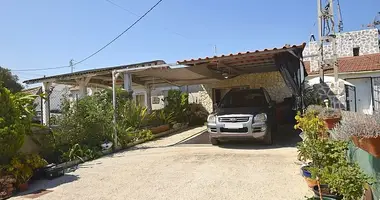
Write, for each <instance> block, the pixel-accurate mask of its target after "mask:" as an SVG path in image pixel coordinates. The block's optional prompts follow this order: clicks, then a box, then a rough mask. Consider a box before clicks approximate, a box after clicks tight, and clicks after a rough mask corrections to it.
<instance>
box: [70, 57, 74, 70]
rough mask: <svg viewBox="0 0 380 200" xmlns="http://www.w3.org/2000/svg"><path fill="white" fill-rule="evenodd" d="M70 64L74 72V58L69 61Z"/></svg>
mask: <svg viewBox="0 0 380 200" xmlns="http://www.w3.org/2000/svg"><path fill="white" fill-rule="evenodd" d="M69 66H70V68H71V73H73V72H74V59H71V60H70V61H69Z"/></svg>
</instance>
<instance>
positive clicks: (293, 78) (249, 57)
mask: <svg viewBox="0 0 380 200" xmlns="http://www.w3.org/2000/svg"><path fill="white" fill-rule="evenodd" d="M304 47H305V43H303V44H301V45H293V46H290V45H285V46H283V47H281V48H273V49H264V50H256V51H247V52H240V53H236V54H228V55H220V56H213V57H205V58H198V59H190V60H183V61H178V62H177V63H175V64H166V63H165V62H164V61H162V60H156V61H151V62H144V63H138V64H132V65H122V66H116V67H108V68H100V69H92V70H85V71H78V72H74V73H67V74H61V75H55V76H50V77H42V78H37V79H32V80H27V81H24V83H27V84H34V83H43V92H44V93H47V94H49V92H50V86H51V84H52V83H61V84H69V85H78V86H79V90H80V94H81V95H80V96H81V97H82V96H85V95H86V94H87V93H86V92H87V89H86V88H87V87H88V86H92V87H94V86H96V87H101V88H111V87H113V88H114V89H115V88H116V87H123V88H124V89H125V90H127V91H133V88H136V87H142V88H144V89H145V90H146V94H147V95H146V98H147V101H148V103H147V107H148V109H149V110H151V95H150V91H151V89H152V87H162V86H173V85H174V86H185V85H197V84H198V85H200V84H204V85H213V84H215V83H223V82H226V81H229V80H231V81H235V82H236V84H237V85H239V84H240V82H239V80H238V79H236V78H237V77H241V76H245V75H249V74H265V73H268V72H269V73H270V72H277V73H278V72H279V73H280V74H281V77H282V78H281V79H282V80H281V81H282V82H285V85H286V89H287V90H288V91H289V92H290V93H291V95H292V96H293V97H295V100H296V101H295V103H296V107H297V108H302V107H303V104H302V85H303V81H304V78H305V76H307V73H306V71H305V68H304V64H303V60H302V51H303V49H304ZM270 81H272V83H271V84H276V82H278V81H273V80H267V82H270ZM206 90H207V88H206ZM207 93H208V95H209V96H213V94H210V93H212V92H210V91H207ZM274 94H275V92H274ZM210 101H211V105H212V104H213V102H212V99H210ZM209 104H210V103H209ZM209 104H208V105H207V106H208V107H210V106H209ZM48 105H49V103H48V100H47V101H45V100H44V102H43V118H44V119H43V121H44V123H45V124H48V120H49V106H48Z"/></svg>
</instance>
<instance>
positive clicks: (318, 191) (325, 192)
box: [313, 185, 343, 199]
mask: <svg viewBox="0 0 380 200" xmlns="http://www.w3.org/2000/svg"><path fill="white" fill-rule="evenodd" d="M313 192H314V195H315V197H320V196H321V195H322V199H323V198H329V199H343V196H342V195H339V194H337V193H334V192H333V191H331V189H330V188H329V186H328V185H319V186H318V185H316V186H314V187H313Z"/></svg>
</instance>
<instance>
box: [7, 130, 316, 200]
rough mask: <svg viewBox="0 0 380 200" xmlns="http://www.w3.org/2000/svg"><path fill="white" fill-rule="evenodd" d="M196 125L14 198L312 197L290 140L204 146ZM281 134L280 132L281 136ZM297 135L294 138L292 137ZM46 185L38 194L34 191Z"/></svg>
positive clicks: (89, 164)
mask: <svg viewBox="0 0 380 200" xmlns="http://www.w3.org/2000/svg"><path fill="white" fill-rule="evenodd" d="M203 130H204V128H203V127H202V128H195V129H191V130H188V131H185V132H183V133H180V134H176V135H173V136H170V137H167V138H163V139H160V140H157V141H153V142H149V143H145V144H143V145H139V146H137V147H135V148H133V149H130V150H128V151H124V152H121V153H116V154H114V155H112V156H106V157H103V158H100V159H97V160H94V161H91V162H87V163H84V164H82V165H80V166H79V167H78V169H77V170H76V171H74V172H70V173H67V174H66V175H65V176H63V177H60V178H57V179H54V180H51V181H48V180H44V181H39V182H37V183H34V184H33V185H32V187H31V188H30V190H29V191H27V192H26V193H24V194H22V195H19V196H18V197H13V198H12V199H30V198H31V197H37V196H39V197H37V199H43V200H45V199H46V200H54V199H57V200H66V199H67V200H72V199H88V200H90V199H91V200H94V199H202V200H203V199H218V200H220V199H228V200H230V199H244V200H247V199H257V200H263V199H265V200H271V199H273V200H279V199H288V200H297V199H305V198H304V197H305V196H310V194H311V193H310V191H309V190H308V188H307V186H306V183H305V182H304V180H303V178H302V177H301V176H300V166H299V164H298V163H297V160H296V157H297V150H296V148H295V147H294V143H295V142H296V140H297V139H295V140H294V141H293V139H290V140H289V141H288V142H279V141H282V140H281V137H277V142H275V144H274V145H273V146H263V145H260V144H256V143H243V144H241V143H230V144H222V145H221V146H219V147H218V146H212V145H210V144H207V143H208V142H207V141H208V136H207V133H203ZM282 137H284V136H282ZM294 138H296V137H294ZM39 189H46V190H48V192H46V191H45V192H42V193H41V194H39V195H36V194H33V192H34V191H36V190H39Z"/></svg>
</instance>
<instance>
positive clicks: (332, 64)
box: [317, 0, 338, 82]
mask: <svg viewBox="0 0 380 200" xmlns="http://www.w3.org/2000/svg"><path fill="white" fill-rule="evenodd" d="M323 2H324V0H317V9H318V46H319V49H318V55H319V57H318V68H319V77H320V79H321V81H322V82H323V81H324V70H327V69H331V68H333V69H334V78H335V82H337V81H338V66H337V60H338V58H337V53H336V35H335V21H334V3H333V0H328V1H327V3H325V4H323ZM325 45H331V47H332V48H331V49H332V52H331V54H332V55H331V57H330V59H326V58H325V53H324V46H325Z"/></svg>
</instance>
